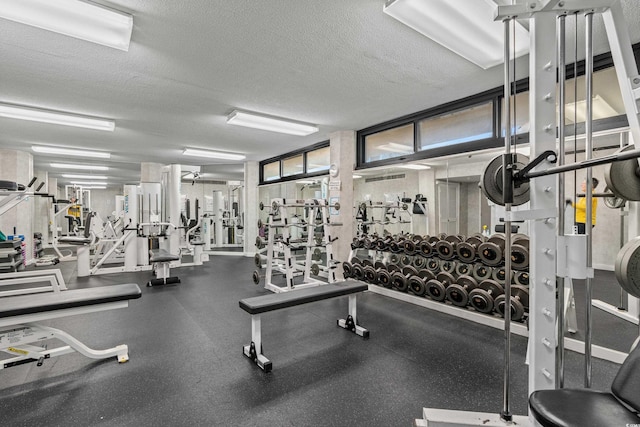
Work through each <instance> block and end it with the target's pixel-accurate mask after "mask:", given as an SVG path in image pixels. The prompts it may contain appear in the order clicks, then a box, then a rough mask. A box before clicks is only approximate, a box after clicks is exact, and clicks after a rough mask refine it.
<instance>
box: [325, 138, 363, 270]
mask: <svg viewBox="0 0 640 427" xmlns="http://www.w3.org/2000/svg"><path fill="white" fill-rule="evenodd" d="M329 140H330V144H331V148H330V159H331V164H334V165H336V166H337V168H338V174H337V175H336V176H334V177H330V178H329V186H330V187H331V182H334V183H335V182H337V181H339V182H340V190H329V200H328V202H329V203H330V204H333V203H335V202H340V206H341V208H340V210H339V211H337V212H336V211H335V210H334V209H331V213H332V215H331V216H330V221H331V222H332V223H340V224H342V225H341V226H340V228H339V229H338V230H339V231H338V230H336V231H334V232H333V234H334V235H336V236H339V239H338V240H336V241H335V242H334V243H333V251H334V252H333V256H334V259H336V260H338V261H346V260H347V257H348V256H349V252H350V251H351V240H352V239H353V236H354V224H353V222H354V212H353V203H354V201H353V169H354V164H355V159H356V133H355V132H354V131H338V132H333V133H331V135H329ZM333 214H337V215H333ZM336 280H344V276H343V274H342V264H340V267H338V268H336Z"/></svg>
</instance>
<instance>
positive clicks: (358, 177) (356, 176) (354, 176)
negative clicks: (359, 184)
mask: <svg viewBox="0 0 640 427" xmlns="http://www.w3.org/2000/svg"><path fill="white" fill-rule="evenodd" d="M360 178H362V175H355V174H354V175H353V179H360Z"/></svg>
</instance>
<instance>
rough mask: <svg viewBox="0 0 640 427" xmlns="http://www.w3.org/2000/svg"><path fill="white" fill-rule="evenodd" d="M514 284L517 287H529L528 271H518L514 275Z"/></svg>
mask: <svg viewBox="0 0 640 427" xmlns="http://www.w3.org/2000/svg"><path fill="white" fill-rule="evenodd" d="M513 282H514V283H515V284H516V285H521V286H529V273H527V272H526V271H516V272H515V274H514V275H513Z"/></svg>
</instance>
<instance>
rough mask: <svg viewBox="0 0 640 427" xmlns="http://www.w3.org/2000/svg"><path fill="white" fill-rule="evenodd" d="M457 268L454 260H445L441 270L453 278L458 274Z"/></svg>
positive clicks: (441, 262)
mask: <svg viewBox="0 0 640 427" xmlns="http://www.w3.org/2000/svg"><path fill="white" fill-rule="evenodd" d="M456 266H457V263H456V262H455V261H453V260H446V259H443V260H442V261H440V270H441V271H445V272H447V273H450V274H451V275H452V276H453V275H454V274H455V272H456Z"/></svg>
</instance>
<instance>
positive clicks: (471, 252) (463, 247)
mask: <svg viewBox="0 0 640 427" xmlns="http://www.w3.org/2000/svg"><path fill="white" fill-rule="evenodd" d="M456 253H457V254H458V258H460V259H461V260H462V261H464V262H473V260H475V259H476V248H475V247H474V246H473V245H472V244H471V243H469V242H461V243H458V245H457V246H456Z"/></svg>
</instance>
